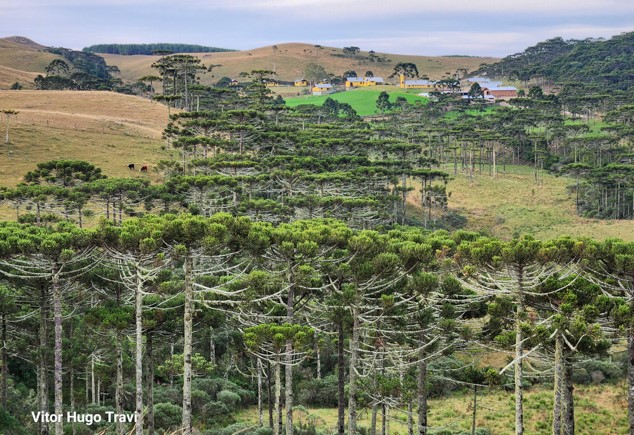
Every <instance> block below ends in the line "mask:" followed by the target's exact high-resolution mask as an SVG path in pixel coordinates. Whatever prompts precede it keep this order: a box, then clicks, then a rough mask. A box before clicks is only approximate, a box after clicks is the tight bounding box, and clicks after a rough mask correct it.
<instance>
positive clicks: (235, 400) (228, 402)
mask: <svg viewBox="0 0 634 435" xmlns="http://www.w3.org/2000/svg"><path fill="white" fill-rule="evenodd" d="M216 398H217V399H218V401H219V402H222V403H224V404H225V406H226V407H227V408H228V409H229V411H235V410H236V409H238V406H240V403H241V402H242V399H241V398H240V396H239V395H238V394H237V393H234V392H233V391H229V390H223V391H221V392H219V393H218V394H217V396H216Z"/></svg>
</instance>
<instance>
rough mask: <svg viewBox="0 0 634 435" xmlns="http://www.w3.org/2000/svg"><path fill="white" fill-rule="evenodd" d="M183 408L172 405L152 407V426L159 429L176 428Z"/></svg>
mask: <svg viewBox="0 0 634 435" xmlns="http://www.w3.org/2000/svg"><path fill="white" fill-rule="evenodd" d="M182 414H183V408H181V407H180V406H178V405H174V404H173V403H157V404H156V405H154V425H155V426H156V427H157V428H160V429H169V428H173V427H177V426H178V425H179V424H180V423H181V419H182V416H183V415H182Z"/></svg>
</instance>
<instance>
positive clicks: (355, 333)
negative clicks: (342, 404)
mask: <svg viewBox="0 0 634 435" xmlns="http://www.w3.org/2000/svg"><path fill="white" fill-rule="evenodd" d="M359 328H360V326H359V304H358V301H355V303H354V305H353V306H352V339H351V340H350V361H349V369H348V372H349V375H348V376H349V387H348V433H349V434H351V435H355V434H356V433H357V372H356V369H357V367H356V366H357V359H358V356H359V340H360V338H359Z"/></svg>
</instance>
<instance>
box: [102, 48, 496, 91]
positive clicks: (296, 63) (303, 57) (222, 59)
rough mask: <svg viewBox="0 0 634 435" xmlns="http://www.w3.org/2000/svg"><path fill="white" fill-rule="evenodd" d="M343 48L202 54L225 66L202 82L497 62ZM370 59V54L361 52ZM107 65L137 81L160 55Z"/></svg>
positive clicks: (431, 72)
mask: <svg viewBox="0 0 634 435" xmlns="http://www.w3.org/2000/svg"><path fill="white" fill-rule="evenodd" d="M341 53H342V50H341V49H340V48H332V47H323V48H321V49H319V48H316V47H315V46H314V45H311V44H303V43H287V44H278V45H277V50H274V49H273V47H272V46H269V47H262V48H256V49H253V50H244V51H236V52H223V53H200V54H196V56H198V57H200V58H201V60H202V61H203V63H204V64H205V65H207V66H208V65H211V64H221V65H222V67H218V68H214V70H213V77H212V75H211V74H209V73H207V74H203V75H202V76H201V82H202V83H212V82H215V81H217V80H218V79H219V78H220V77H222V76H227V77H232V78H236V79H237V78H238V75H239V74H240V72H243V71H246V72H249V71H251V70H257V69H268V70H272V71H276V72H277V74H278V76H277V78H278V79H280V80H285V81H288V80H294V79H296V78H298V77H301V76H302V75H303V74H304V70H305V69H306V66H307V65H308V64H309V63H316V64H319V65H322V66H323V67H324V68H325V69H326V71H328V72H329V73H333V74H335V75H341V74H343V73H344V72H345V71H347V70H355V71H356V72H357V73H358V74H359V75H361V74H363V73H365V72H366V71H367V70H371V71H372V72H373V73H374V75H376V76H383V77H385V78H387V76H389V75H390V74H391V73H392V72H393V70H394V65H396V63H398V62H413V63H415V64H416V65H417V66H418V70H419V71H420V73H421V74H426V75H428V76H429V77H430V78H432V79H437V78H440V77H441V76H442V75H443V74H445V73H447V72H449V73H453V72H455V71H456V69H458V68H467V69H468V70H473V69H476V68H477V67H478V66H479V65H480V64H481V63H487V62H494V61H496V60H497V59H495V58H490V57H430V56H409V55H400V54H386V53H377V55H378V56H384V57H386V58H388V59H390V62H385V63H383V62H382V63H376V62H369V61H367V60H366V61H359V60H356V59H349V58H343V57H335V56H331V54H341ZM361 54H362V55H365V56H367V54H368V53H367V52H361ZM101 56H103V57H104V58H105V59H106V63H107V64H108V65H116V66H118V67H119V69H120V70H121V75H122V78H123V79H124V80H137V79H139V78H140V77H143V76H145V75H150V74H152V75H156V73H157V71H156V70H155V69H152V68H151V65H152V63H153V62H155V61H156V60H157V59H159V57H158V56H122V55H112V54H102V55H101Z"/></svg>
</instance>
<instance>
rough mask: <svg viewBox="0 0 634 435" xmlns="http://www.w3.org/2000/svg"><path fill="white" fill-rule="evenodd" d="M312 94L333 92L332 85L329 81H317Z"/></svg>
mask: <svg viewBox="0 0 634 435" xmlns="http://www.w3.org/2000/svg"><path fill="white" fill-rule="evenodd" d="M312 91H313V95H325V94H330V93H332V92H333V87H332V85H331V84H329V83H319V84H316V85H315V86H313V89H312Z"/></svg>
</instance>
